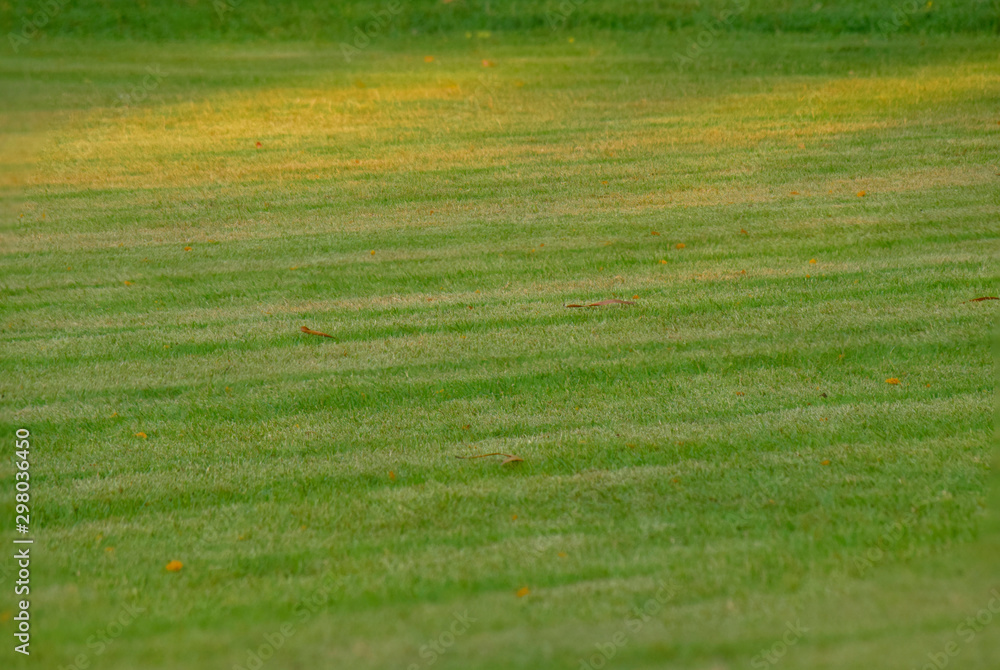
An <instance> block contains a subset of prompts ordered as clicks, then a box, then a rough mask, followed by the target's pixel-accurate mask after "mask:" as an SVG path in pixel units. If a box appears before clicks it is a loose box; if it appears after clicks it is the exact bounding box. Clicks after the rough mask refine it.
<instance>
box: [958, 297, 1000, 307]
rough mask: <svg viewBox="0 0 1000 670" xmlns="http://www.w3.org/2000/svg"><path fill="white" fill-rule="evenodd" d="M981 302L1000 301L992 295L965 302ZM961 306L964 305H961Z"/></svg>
mask: <svg viewBox="0 0 1000 670" xmlns="http://www.w3.org/2000/svg"><path fill="white" fill-rule="evenodd" d="M983 300H1000V298H998V297H996V296H994V295H984V296H983V297H982V298H973V299H972V300H966V301H965V302H982V301H983ZM962 304H963V305H964V304H965V303H962Z"/></svg>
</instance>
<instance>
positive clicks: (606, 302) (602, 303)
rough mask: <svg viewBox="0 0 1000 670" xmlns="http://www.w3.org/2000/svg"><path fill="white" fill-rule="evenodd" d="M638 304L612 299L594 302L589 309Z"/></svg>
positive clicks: (589, 305)
mask: <svg viewBox="0 0 1000 670" xmlns="http://www.w3.org/2000/svg"><path fill="white" fill-rule="evenodd" d="M634 304H636V303H634V302H632V301H631V300H618V299H617V298H611V299H610V300H602V301H600V302H592V303H590V304H588V305H587V307H604V306H605V305H634ZM566 307H583V305H566Z"/></svg>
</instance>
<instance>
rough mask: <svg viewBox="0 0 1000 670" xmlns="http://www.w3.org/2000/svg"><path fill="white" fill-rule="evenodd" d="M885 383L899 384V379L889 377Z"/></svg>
mask: <svg viewBox="0 0 1000 670" xmlns="http://www.w3.org/2000/svg"><path fill="white" fill-rule="evenodd" d="M885 383H886V384H893V385H896V384H898V383H899V379H897V378H896V377H889V378H888V379H886V380H885Z"/></svg>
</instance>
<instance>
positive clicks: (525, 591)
mask: <svg viewBox="0 0 1000 670" xmlns="http://www.w3.org/2000/svg"><path fill="white" fill-rule="evenodd" d="M529 593H531V589H529V588H528V587H527V586H522V587H521V588H519V589H518V590H517V597H518V598H523V597H524V596H526V595H528V594H529Z"/></svg>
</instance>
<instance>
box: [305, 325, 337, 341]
mask: <svg viewBox="0 0 1000 670" xmlns="http://www.w3.org/2000/svg"><path fill="white" fill-rule="evenodd" d="M302 332H303V333H308V334H309V335H319V336H320V337H330V338H332V337H333V335H327V334H326V333H321V332H319V331H318V330H311V329H309V328H307V327H306V326H302Z"/></svg>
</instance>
